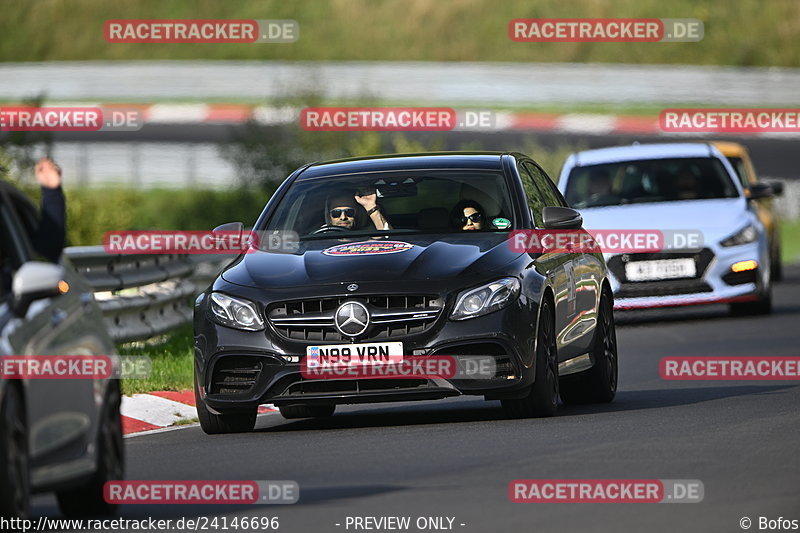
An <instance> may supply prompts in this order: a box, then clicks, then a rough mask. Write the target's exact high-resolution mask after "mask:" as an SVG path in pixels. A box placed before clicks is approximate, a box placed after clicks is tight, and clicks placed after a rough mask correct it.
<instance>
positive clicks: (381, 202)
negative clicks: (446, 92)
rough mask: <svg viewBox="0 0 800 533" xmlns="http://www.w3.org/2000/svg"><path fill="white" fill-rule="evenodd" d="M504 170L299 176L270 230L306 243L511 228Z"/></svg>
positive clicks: (271, 223) (505, 229) (274, 218)
mask: <svg viewBox="0 0 800 533" xmlns="http://www.w3.org/2000/svg"><path fill="white" fill-rule="evenodd" d="M512 227H513V217H512V209H511V203H510V201H509V195H508V189H507V186H506V181H505V179H504V177H503V174H502V173H500V172H492V171H481V170H446V171H445V170H442V171H430V170H427V171H403V172H386V173H370V174H349V175H344V176H330V177H322V178H311V179H305V180H304V179H299V180H297V181H296V182H295V183H294V184H293V185H292V186H291V188H290V189H289V191H288V193H287V194H286V196H285V197H284V198H283V199H282V200H281V202H280V204H278V206H277V209H276V211H275V212H274V213H273V214H272V216H271V217H270V220H269V221H268V223H267V227H266V228H265V229H266V230H267V231H291V232H296V233H297V234H298V235H299V237H300V239H301V240H308V239H315V238H339V237H342V236H345V235H377V234H380V235H391V234H395V233H397V234H400V233H466V232H508V231H509V230H510V229H512Z"/></svg>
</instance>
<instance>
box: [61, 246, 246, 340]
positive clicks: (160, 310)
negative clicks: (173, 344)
mask: <svg viewBox="0 0 800 533" xmlns="http://www.w3.org/2000/svg"><path fill="white" fill-rule="evenodd" d="M64 254H65V255H66V256H67V257H68V258H69V260H70V262H71V263H72V265H73V266H74V268H75V270H76V271H77V272H78V273H79V274H81V275H82V276H83V277H84V278H85V279H86V280H87V281H88V282H89V284H90V285H91V287H92V288H93V289H94V292H95V299H96V300H97V303H98V305H99V306H100V310H101V311H102V312H103V318H104V319H105V321H106V325H107V329H108V332H109V334H110V335H111V338H112V339H114V340H115V341H116V342H129V341H136V340H145V339H149V338H151V337H154V336H156V335H160V334H162V333H165V332H167V331H169V330H171V329H174V328H176V327H178V326H181V325H182V324H186V323H188V322H189V321H191V319H192V306H191V302H192V300H193V299H194V297H195V295H197V294H198V293H200V292H201V291H202V290H203V289H204V288H205V287H206V286H207V285H208V283H210V282H211V280H213V279H214V277H215V276H216V275H217V273H219V271H220V270H221V269H222V267H223V266H224V264H225V263H226V262H228V261H230V260H231V258H232V256H228V255H203V256H197V255H194V256H191V257H190V256H188V255H185V254H183V255H181V254H163V255H161V254H159V255H146V254H109V253H108V252H106V251H105V249H104V248H103V247H102V246H74V247H70V248H66V249H65V250H64Z"/></svg>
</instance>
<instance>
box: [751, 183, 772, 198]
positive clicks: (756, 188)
mask: <svg viewBox="0 0 800 533" xmlns="http://www.w3.org/2000/svg"><path fill="white" fill-rule="evenodd" d="M771 196H772V187H770V186H769V184H767V183H764V182H763V181H757V182H755V183H754V184H752V185H751V186H750V194H749V196H748V198H750V199H751V200H758V199H760V198H770V197H771Z"/></svg>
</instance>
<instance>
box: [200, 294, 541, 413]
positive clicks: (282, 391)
mask: <svg viewBox="0 0 800 533" xmlns="http://www.w3.org/2000/svg"><path fill="white" fill-rule="evenodd" d="M449 309H450V306H449V305H446V306H445V308H444V310H443V312H442V313H441V314H440V316H439V317H438V318H437V319H436V322H435V323H434V324H433V325H432V326H431V327H430V328H429V329H427V330H426V331H424V332H421V333H417V334H413V335H407V336H403V337H399V338H397V337H395V338H391V339H386V340H387V341H393V342H394V341H401V342H403V348H404V354H405V355H409V356H421V357H424V356H431V355H459V356H464V357H469V356H473V355H474V356H487V355H488V356H491V357H492V358H493V359H494V361H495V373H494V375H493V377H491V378H487V379H443V378H436V379H418V378H396V377H395V378H383V379H377V378H370V379H310V378H307V377H304V376H303V375H302V372H301V368H302V361H303V358H305V354H306V347H307V346H311V345H319V344H339V343H335V342H331V343H328V342H321V341H315V342H307V341H296V340H289V339H287V338H286V337H285V336H282V335H279V334H278V333H277V331H276V329H275V328H274V327H272V325H271V323H270V324H268V325H267V329H266V330H265V331H257V332H247V331H240V330H235V329H231V328H227V327H224V326H220V325H218V324H216V323H214V322H212V321H211V320H209V319H208V318H207V314H206V310H205V307H204V305H203V304H200V305H198V306H197V307H196V309H195V313H196V316H195V373H196V376H197V382H198V384H199V385H200V387H201V390H200V393H201V395H202V397H203V398H204V401H205V403H206V405H207V407H209V408H210V409H212V410H213V411H216V412H234V411H241V410H251V409H253V408H254V407H256V406H258V405H261V404H264V403H272V404H275V405H278V406H280V405H288V404H298V403H302V404H307V403H308V404H312V403H333V404H354V403H372V402H386V401H407V400H432V399H441V398H446V397H450V396H458V395H462V394H474V395H484V396H486V397H487V398H504V397H516V396H519V395H521V394H523V393H524V391H525V390H526V388H527V386H528V385H530V384H531V383H532V382H533V379H534V375H533V364H532V359H531V358H532V354H533V353H534V350H533V343H534V338H535V327H534V326H533V324H535V320H536V318H535V316H532V314H531V312H530V306H529V305H528V302H527V301H526V300H525V298H524V297H520V298H519V299H517V300H516V301H515V302H513V303H512V304H510V305H509V306H508V307H506V308H504V309H501V310H499V311H495V312H493V313H490V314H488V315H485V316H482V317H478V318H474V319H470V320H465V321H452V320H449V319H448V317H447V315H448V313H449ZM383 340H384V339H364V340H362V341H360V342H381V341H383ZM342 344H347V343H346V342H345V343H342Z"/></svg>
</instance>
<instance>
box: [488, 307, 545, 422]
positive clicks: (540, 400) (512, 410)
mask: <svg viewBox="0 0 800 533" xmlns="http://www.w3.org/2000/svg"><path fill="white" fill-rule="evenodd" d="M552 307H553V306H552V304H551V303H550V301H549V300H545V301H544V303H543V304H542V308H541V309H540V310H539V327H538V331H537V333H536V362H535V363H534V364H535V365H536V369H535V378H534V379H535V381H534V382H533V385H531V387H530V389H529V392H528V395H527V396H525V397H524V398H519V399H509V400H502V401H501V405H502V406H503V409H504V410H505V411H506V413H508V415H509V416H511V417H513V418H530V417H548V416H553V415H555V414H556V410H557V409H558V354H557V350H556V328H555V316H554V313H553V309H552Z"/></svg>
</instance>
